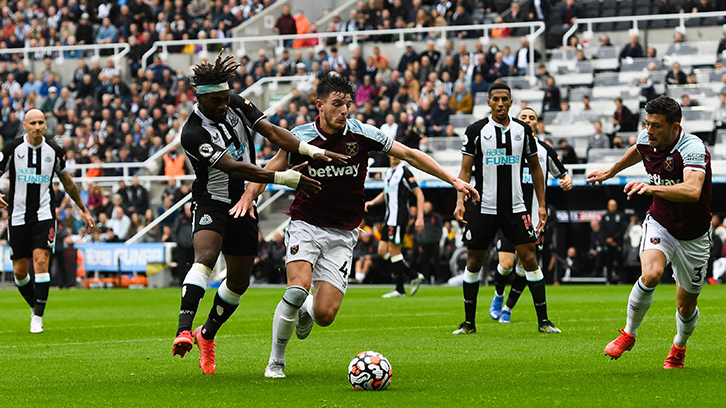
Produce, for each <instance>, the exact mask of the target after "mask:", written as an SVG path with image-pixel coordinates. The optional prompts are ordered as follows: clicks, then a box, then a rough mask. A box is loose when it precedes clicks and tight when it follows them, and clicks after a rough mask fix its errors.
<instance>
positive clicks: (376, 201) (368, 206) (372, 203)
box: [364, 190, 386, 212]
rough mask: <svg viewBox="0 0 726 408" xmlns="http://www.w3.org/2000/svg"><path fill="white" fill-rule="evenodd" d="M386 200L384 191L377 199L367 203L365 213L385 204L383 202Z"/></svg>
mask: <svg viewBox="0 0 726 408" xmlns="http://www.w3.org/2000/svg"><path fill="white" fill-rule="evenodd" d="M385 198H386V191H385V190H383V191H381V193H380V194H378V195H377V196H376V198H374V199H372V200H371V201H366V203H365V207H364V208H365V211H366V212H368V208H370V207H373V206H375V205H378V204H381V203H383V201H385Z"/></svg>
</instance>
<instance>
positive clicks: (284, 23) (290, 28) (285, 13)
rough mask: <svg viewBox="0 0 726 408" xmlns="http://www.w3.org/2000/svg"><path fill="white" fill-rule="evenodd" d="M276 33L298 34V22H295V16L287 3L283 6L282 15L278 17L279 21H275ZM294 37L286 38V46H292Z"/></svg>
mask: <svg viewBox="0 0 726 408" xmlns="http://www.w3.org/2000/svg"><path fill="white" fill-rule="evenodd" d="M274 30H275V33H277V34H280V35H289V34H297V23H296V22H295V18H294V17H293V16H292V14H291V13H290V6H289V5H287V4H285V5H284V6H282V15H280V17H279V18H278V19H277V22H276V23H275V28H274ZM292 41H293V40H292V39H287V40H285V41H284V42H283V43H284V46H285V48H289V47H290V46H292Z"/></svg>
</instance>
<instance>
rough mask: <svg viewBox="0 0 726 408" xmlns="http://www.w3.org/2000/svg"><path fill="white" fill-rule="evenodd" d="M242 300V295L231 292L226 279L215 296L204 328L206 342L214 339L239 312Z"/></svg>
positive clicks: (203, 333) (203, 334)
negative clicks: (233, 315) (234, 314)
mask: <svg viewBox="0 0 726 408" xmlns="http://www.w3.org/2000/svg"><path fill="white" fill-rule="evenodd" d="M240 298H242V295H240V294H237V293H235V292H232V291H231V290H229V288H228V287H227V279H225V280H224V281H223V282H222V284H221V285H219V290H217V294H216V295H215V296H214V304H213V305H212V310H210V311H209V316H208V317H207V321H206V323H204V326H203V327H202V337H204V338H205V339H206V340H212V339H214V336H216V335H217V331H219V328H220V327H221V326H222V325H223V324H224V322H226V321H227V319H229V317H230V316H232V313H234V311H235V310H237V306H239V301H240Z"/></svg>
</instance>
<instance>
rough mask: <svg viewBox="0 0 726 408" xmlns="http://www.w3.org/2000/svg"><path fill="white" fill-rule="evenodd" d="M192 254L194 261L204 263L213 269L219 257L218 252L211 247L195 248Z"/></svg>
mask: <svg viewBox="0 0 726 408" xmlns="http://www.w3.org/2000/svg"><path fill="white" fill-rule="evenodd" d="M194 255H195V256H194V263H200V264H204V265H205V266H207V267H208V268H211V269H214V265H215V264H216V263H217V258H218V257H219V253H217V252H216V251H213V250H211V249H195V254H194Z"/></svg>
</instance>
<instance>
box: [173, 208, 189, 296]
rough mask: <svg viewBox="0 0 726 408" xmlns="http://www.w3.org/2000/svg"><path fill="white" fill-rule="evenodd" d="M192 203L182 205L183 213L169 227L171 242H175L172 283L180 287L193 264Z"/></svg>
mask: <svg viewBox="0 0 726 408" xmlns="http://www.w3.org/2000/svg"><path fill="white" fill-rule="evenodd" d="M192 227H193V221H192V203H190V202H188V203H186V204H184V212H182V213H181V214H179V216H178V217H177V218H176V220H175V221H174V225H173V226H172V227H171V234H172V240H173V241H174V242H176V248H174V260H175V261H176V263H177V266H176V267H174V271H173V276H174V283H175V285H177V286H181V283H182V281H183V280H184V275H185V274H186V272H187V271H188V270H189V268H190V267H191V266H192V263H194V241H192Z"/></svg>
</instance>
